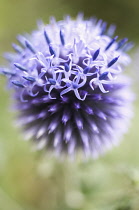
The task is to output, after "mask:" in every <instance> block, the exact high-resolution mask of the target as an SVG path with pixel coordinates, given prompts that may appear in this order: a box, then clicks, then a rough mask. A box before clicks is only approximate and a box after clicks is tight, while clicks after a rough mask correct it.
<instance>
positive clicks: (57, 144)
mask: <svg viewBox="0 0 139 210" xmlns="http://www.w3.org/2000/svg"><path fill="white" fill-rule="evenodd" d="M114 29H115V27H114V26H113V25H111V26H110V27H109V28H108V29H107V27H106V23H105V22H102V21H101V20H99V21H96V20H95V19H89V20H84V19H83V17H81V16H80V15H79V16H78V17H77V19H76V20H72V19H71V18H70V17H66V18H65V19H64V20H62V21H59V22H56V21H55V19H54V18H51V20H50V23H49V24H48V25H44V24H43V23H39V28H38V30H36V31H34V32H33V33H32V34H31V35H27V34H26V35H25V36H18V37H17V39H18V41H19V43H20V46H19V45H17V44H13V48H14V50H15V51H16V53H12V54H7V55H6V56H7V59H8V60H9V67H8V69H7V68H1V73H2V74H4V75H5V76H7V79H8V84H9V86H10V87H11V88H12V89H14V97H15V101H16V108H17V110H18V111H19V118H18V119H19V121H18V123H19V124H20V125H21V126H22V127H23V128H24V132H25V138H29V139H32V140H33V141H35V142H36V145H37V148H38V149H41V148H44V147H47V148H49V149H52V150H54V151H56V153H58V154H61V153H62V152H63V153H67V154H70V155H73V154H74V153H75V152H76V151H77V150H78V149H79V150H83V152H84V153H85V154H86V155H91V156H92V157H97V156H98V155H99V154H102V153H103V152H104V151H105V150H107V149H109V148H110V147H111V146H112V145H116V144H117V143H118V142H119V140H120V137H121V135H122V134H123V133H124V132H125V131H127V129H128V122H129V120H130V117H131V115H132V108H131V102H132V99H133V97H132V93H131V91H130V87H129V86H130V81H129V79H128V78H127V77H125V76H124V75H123V69H124V66H125V65H127V64H128V63H129V61H130V58H129V57H128V56H127V54H126V53H125V51H126V50H127V49H128V48H129V47H130V45H129V44H128V43H127V39H126V38H124V39H122V40H118V37H117V36H115V37H114V36H113V33H114ZM117 40H118V41H117Z"/></svg>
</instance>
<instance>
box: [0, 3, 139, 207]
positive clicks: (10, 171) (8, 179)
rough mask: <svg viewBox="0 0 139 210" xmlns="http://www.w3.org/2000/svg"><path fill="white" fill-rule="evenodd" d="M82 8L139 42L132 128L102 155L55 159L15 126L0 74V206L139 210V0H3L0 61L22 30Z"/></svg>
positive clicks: (132, 68) (134, 69)
mask: <svg viewBox="0 0 139 210" xmlns="http://www.w3.org/2000/svg"><path fill="white" fill-rule="evenodd" d="M78 12H83V13H84V15H85V17H90V16H95V17H97V18H98V19H103V20H104V21H107V22H108V23H109V24H111V23H114V24H116V25H117V30H116V32H117V34H118V35H119V37H121V38H123V37H128V38H129V40H130V41H133V42H134V43H135V48H134V49H132V50H131V52H130V55H131V57H132V59H133V62H132V64H131V65H130V67H129V70H130V71H129V72H130V75H131V77H133V81H134V82H133V89H134V91H135V93H136V96H137V100H136V101H135V106H134V112H135V114H134V118H133V120H132V123H131V128H130V130H129V132H128V133H127V134H126V135H125V136H124V140H123V141H122V142H121V144H120V146H119V147H117V148H114V149H112V150H111V151H110V152H108V153H107V154H106V155H105V156H103V157H101V158H99V159H98V160H83V159H82V158H80V156H79V157H78V158H77V160H74V161H69V160H56V158H54V157H52V156H51V154H49V153H47V154H42V153H39V152H32V151H31V146H30V143H29V142H24V141H22V137H21V134H20V131H18V130H17V128H15V127H14V125H13V120H14V117H15V113H13V112H12V111H11V108H10V104H11V99H10V97H9V93H8V91H6V88H5V87H6V82H5V79H4V78H2V77H0V210H139V199H138V198H139V152H138V148H139V132H138V122H139V109H138V105H139V94H138V91H139V84H138V79H139V72H138V71H139V69H138V66H139V59H138V57H139V50H138V44H139V1H138V0H122V1H121V0H116V1H113V0H105V1H104V0H69V1H67V0H24V1H22V0H0V62H1V65H3V64H4V59H3V57H2V55H3V53H4V52H6V51H10V50H12V48H11V43H12V42H15V38H16V35H17V34H22V33H24V32H31V31H32V30H33V29H34V28H36V22H37V20H38V19H42V20H43V21H44V22H45V23H48V21H49V17H50V16H55V17H56V19H57V20H60V19H62V18H63V16H64V15H66V14H69V15H71V16H72V17H73V18H74V17H76V15H77V14H78Z"/></svg>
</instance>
